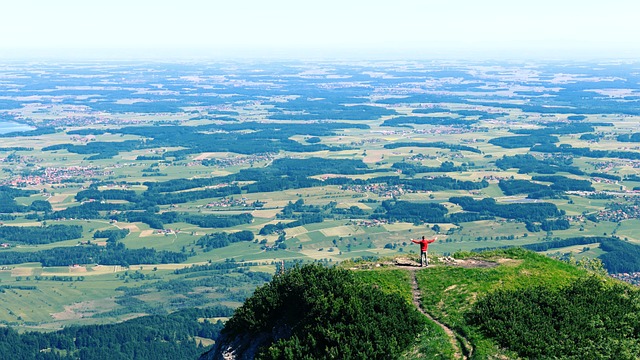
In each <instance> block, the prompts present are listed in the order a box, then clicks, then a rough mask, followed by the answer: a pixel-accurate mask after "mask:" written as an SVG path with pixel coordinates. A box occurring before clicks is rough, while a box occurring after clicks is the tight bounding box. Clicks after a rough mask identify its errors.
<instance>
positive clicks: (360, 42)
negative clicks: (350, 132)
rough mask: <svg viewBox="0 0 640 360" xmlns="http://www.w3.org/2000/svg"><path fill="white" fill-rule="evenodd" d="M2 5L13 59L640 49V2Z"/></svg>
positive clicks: (212, 0) (36, 1) (3, 38)
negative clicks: (45, 55)
mask: <svg viewBox="0 0 640 360" xmlns="http://www.w3.org/2000/svg"><path fill="white" fill-rule="evenodd" d="M0 14H2V15H1V18H0V56H3V57H10V56H11V55H12V54H19V53H34V54H39V53H51V52H53V51H57V52H63V53H66V54H70V55H73V54H91V53H96V54H97V53H101V52H108V53H120V52H119V51H120V50H125V51H126V52H129V53H134V54H135V53H139V54H147V55H149V54H175V55H178V54H180V53H185V54H186V53H195V52H197V53H201V54H205V55H212V56H216V55H219V56H224V54H227V53H238V54H253V55H257V56H272V55H276V54H291V55H293V56H295V55H296V54H297V55H301V56H303V55H305V54H309V55H318V54H323V53H336V54H337V53H341V52H342V53H344V54H352V55H353V54H355V55H357V54H365V53H371V52H375V53H377V54H381V55H384V54H388V55H389V56H390V57H393V56H394V55H396V56H403V55H422V56H446V55H455V54H463V53H476V54H499V53H503V52H509V53H511V54H521V55H524V56H527V55H543V56H547V55H550V56H553V55H558V56H560V55H571V54H575V55H585V54H586V55H589V54H590V55H594V56H611V57H618V56H624V57H634V56H636V57H640V20H639V19H638V16H640V1H638V0H606V1H605V0H598V1H595V0H580V1H574V0H535V1H529V0H437V1H435V0H390V1H379V0H368V1H363V0H322V1H319V0H233V1H230V0H229V1H228V0H209V1H204V0H178V1H168V0H0ZM115 49H120V50H119V51H118V52H116V51H115Z"/></svg>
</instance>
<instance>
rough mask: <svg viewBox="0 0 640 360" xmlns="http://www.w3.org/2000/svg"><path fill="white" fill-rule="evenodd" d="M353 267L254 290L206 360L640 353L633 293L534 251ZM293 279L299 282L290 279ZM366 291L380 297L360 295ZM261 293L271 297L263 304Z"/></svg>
mask: <svg viewBox="0 0 640 360" xmlns="http://www.w3.org/2000/svg"><path fill="white" fill-rule="evenodd" d="M347 266H349V267H351V269H352V270H354V271H350V272H348V271H344V270H340V269H326V270H321V269H320V267H318V266H314V267H312V268H313V269H314V270H313V271H307V275H303V273H304V272H305V270H304V269H305V268H306V267H302V268H301V269H294V270H290V271H288V272H287V273H285V274H284V275H281V276H278V277H276V280H274V282H276V283H277V282H280V283H279V285H277V286H275V287H274V286H273V285H271V284H268V285H266V286H265V287H264V288H261V289H259V290H258V291H256V294H257V295H258V297H260V296H262V300H261V301H257V300H256V299H255V297H256V295H254V297H252V298H250V299H249V300H247V302H246V303H245V304H244V305H243V306H242V307H241V308H240V309H239V310H238V311H237V312H236V314H235V315H234V317H233V318H232V319H231V320H230V321H229V322H228V323H227V325H226V327H225V329H224V330H223V331H222V336H221V338H220V339H219V341H218V343H217V345H216V346H215V347H214V348H213V349H212V350H211V351H209V352H207V353H205V354H203V356H202V357H201V359H251V358H260V359H273V358H279V359H300V358H309V359H311V358H313V359H318V358H320V359H336V358H341V359H345V358H363V357H367V358H374V359H393V358H402V359H460V358H464V359H487V358H554V357H555V358H576V359H577V358H590V357H608V358H616V359H634V358H638V356H639V355H640V346H639V344H640V341H639V339H638V334H640V320H639V319H638V317H637V316H636V314H637V311H638V309H640V298H639V293H638V291H637V290H635V289H634V288H632V287H630V286H628V285H626V284H623V283H620V282H618V281H616V280H613V279H610V278H606V277H603V276H602V275H598V274H595V273H592V272H591V273H590V272H588V271H586V270H584V269H581V268H578V267H576V266H573V265H570V264H567V263H563V262H559V261H556V260H553V259H550V258H547V257H545V256H542V255H539V254H536V253H533V252H530V251H526V250H522V249H508V250H500V251H493V252H485V253H481V254H473V255H471V254H457V255H456V259H451V258H449V259H446V261H440V262H439V263H436V264H434V265H433V266H430V267H428V268H419V267H415V266H413V265H411V264H408V265H404V266H399V265H398V264H396V263H377V264H375V263H358V264H355V265H354V264H351V265H347ZM324 271H326V273H325V272H324ZM319 273H321V274H324V275H321V276H320V275H319ZM336 274H339V276H338V277H340V278H342V280H340V281H345V282H346V283H348V284H349V286H348V287H345V288H344V289H348V291H339V290H337V288H334V285H335V284H334V275H336ZM295 281H298V284H299V285H301V286H300V287H295V286H293V287H292V286H285V284H287V283H289V284H291V283H295ZM272 284H273V283H272ZM303 284H304V286H302V285H303ZM318 284H321V286H320V287H318ZM309 289H315V290H309ZM355 289H367V290H366V291H364V292H363V291H362V290H355ZM369 291H371V292H372V293H376V294H378V292H380V293H381V294H378V295H375V296H365V295H363V294H365V293H367V292H369ZM265 292H266V293H269V296H270V297H268V298H269V299H270V301H269V302H265V301H264V299H267V298H266V297H264V293H265ZM261 294H262V295H261ZM383 294H386V295H389V297H384V296H383ZM307 296H311V298H307ZM283 299H285V300H283ZM287 299H288V300H287ZM291 299H295V301H296V303H298V302H300V303H304V306H311V307H307V308H305V311H304V312H303V313H300V312H299V311H298V310H299V309H300V307H299V306H292V304H291V303H287V301H291ZM398 300H400V301H399V302H398ZM382 302H384V304H383V303H382ZM401 303H402V304H401ZM286 304H288V305H286ZM372 304H374V305H372ZM405 305H407V306H405ZM316 306H317V308H316ZM351 306H352V307H351ZM416 307H418V308H419V309H420V310H421V311H422V312H423V313H424V314H425V315H426V316H425V315H421V314H419V313H418V312H417V311H415V309H416ZM274 309H277V311H274ZM296 309H297V310H296ZM362 309H369V310H372V311H371V312H366V311H365V312H363V311H362ZM258 314H268V315H267V316H266V318H269V322H262V323H259V322H258V321H256V317H260V316H261V315H258ZM301 314H305V316H302V317H301V316H300V315H301ZM306 314H313V316H310V317H309V316H306ZM354 314H359V315H360V316H363V317H360V318H358V316H354ZM416 314H417V315H418V317H416V316H415V315H416ZM248 320H251V321H252V322H251V323H250V324H249V323H247V321H248ZM358 321H362V322H361V323H360V322H358ZM347 325H350V326H351V327H349V326H347ZM399 325H402V326H399ZM377 326H380V328H383V329H386V331H383V332H382V333H383V334H384V335H385V336H383V337H376V334H378V333H377V332H376V331H379V330H376V329H377ZM361 328H362V329H368V330H365V331H364V332H362V331H361ZM285 330H286V331H285ZM301 334H304V335H301ZM409 338H410V339H409ZM365 344H366V346H364V345H365ZM249 348H250V350H247V349H249ZM383 348H384V349H383Z"/></svg>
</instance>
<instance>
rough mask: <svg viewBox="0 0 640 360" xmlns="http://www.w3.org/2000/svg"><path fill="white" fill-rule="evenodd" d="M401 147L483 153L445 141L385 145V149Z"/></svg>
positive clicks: (476, 149)
mask: <svg viewBox="0 0 640 360" xmlns="http://www.w3.org/2000/svg"><path fill="white" fill-rule="evenodd" d="M401 147H410V148H436V149H449V150H453V151H471V152H472V153H476V154H480V153H481V151H480V150H479V149H478V148H474V147H471V146H467V145H459V144H447V143H445V142H443V141H435V142H394V143H391V144H385V145H384V148H385V149H398V148H401Z"/></svg>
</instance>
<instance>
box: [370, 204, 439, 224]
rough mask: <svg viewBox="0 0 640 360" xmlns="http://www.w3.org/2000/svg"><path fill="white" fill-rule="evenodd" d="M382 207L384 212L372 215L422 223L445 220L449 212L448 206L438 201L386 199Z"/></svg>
mask: <svg viewBox="0 0 640 360" xmlns="http://www.w3.org/2000/svg"><path fill="white" fill-rule="evenodd" d="M381 209H382V210H383V211H384V212H381V213H375V214H373V215H371V217H372V218H374V219H387V220H389V221H405V222H410V223H416V224H422V223H425V222H445V215H446V214H447V208H445V207H444V206H443V205H441V204H437V203H414V202H409V201H394V200H385V201H383V202H382V207H381Z"/></svg>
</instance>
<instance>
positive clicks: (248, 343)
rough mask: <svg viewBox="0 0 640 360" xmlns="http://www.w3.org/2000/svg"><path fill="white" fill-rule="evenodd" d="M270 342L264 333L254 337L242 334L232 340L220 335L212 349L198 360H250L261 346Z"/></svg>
mask: <svg viewBox="0 0 640 360" xmlns="http://www.w3.org/2000/svg"><path fill="white" fill-rule="evenodd" d="M270 342H271V336H270V334H266V333H262V334H258V335H254V336H250V335H248V334H242V335H238V336H236V337H234V338H229V337H228V336H226V335H220V338H219V339H218V341H217V342H216V345H215V346H214V347H213V349H211V350H209V351H208V352H206V353H204V354H202V356H200V360H251V359H253V358H255V356H256V352H257V351H258V349H259V348H260V347H261V346H264V345H267V344H268V343H270Z"/></svg>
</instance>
